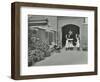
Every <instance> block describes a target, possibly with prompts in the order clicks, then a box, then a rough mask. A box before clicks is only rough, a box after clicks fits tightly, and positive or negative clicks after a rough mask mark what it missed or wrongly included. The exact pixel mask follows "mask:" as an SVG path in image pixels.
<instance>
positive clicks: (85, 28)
mask: <svg viewBox="0 0 100 82" xmlns="http://www.w3.org/2000/svg"><path fill="white" fill-rule="evenodd" d="M11 20H12V27H11V28H12V29H11V33H12V34H11V35H12V54H11V76H12V78H13V79H16V80H20V79H21V80H22V79H39V78H54V77H69V76H84V75H97V58H98V57H97V45H98V44H97V31H98V30H97V7H93V6H78V5H61V4H58V5H57V4H42V3H27V2H14V3H12V19H11Z"/></svg>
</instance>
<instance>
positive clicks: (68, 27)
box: [62, 24, 80, 47]
mask: <svg viewBox="0 0 100 82" xmlns="http://www.w3.org/2000/svg"><path fill="white" fill-rule="evenodd" d="M69 31H72V33H73V35H72V37H73V38H75V35H76V34H78V35H80V27H79V26H77V25H74V24H68V25H64V26H63V27H62V47H64V46H65V44H66V34H68V33H69Z"/></svg>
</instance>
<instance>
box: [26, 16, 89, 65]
mask: <svg viewBox="0 0 100 82" xmlns="http://www.w3.org/2000/svg"><path fill="white" fill-rule="evenodd" d="M87 63H88V18H87V17H71V16H52V15H51V16H49V15H33V14H29V15H28V66H29V67H32V66H55V65H78V64H79V65H81V64H87Z"/></svg>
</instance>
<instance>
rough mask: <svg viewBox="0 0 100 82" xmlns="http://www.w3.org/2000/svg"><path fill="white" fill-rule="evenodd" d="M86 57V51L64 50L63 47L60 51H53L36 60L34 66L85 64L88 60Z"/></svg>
mask: <svg viewBox="0 0 100 82" xmlns="http://www.w3.org/2000/svg"><path fill="white" fill-rule="evenodd" d="M87 57H88V53H87V51H82V50H81V51H77V50H67V51H66V50H65V48H63V49H61V52H60V53H56V52H53V53H52V55H51V56H49V57H47V58H45V60H42V61H40V62H37V63H36V64H35V65H34V66H50V65H75V64H86V63H87V62H88V60H87V59H88V58H87Z"/></svg>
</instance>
